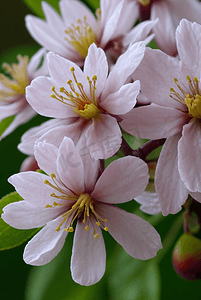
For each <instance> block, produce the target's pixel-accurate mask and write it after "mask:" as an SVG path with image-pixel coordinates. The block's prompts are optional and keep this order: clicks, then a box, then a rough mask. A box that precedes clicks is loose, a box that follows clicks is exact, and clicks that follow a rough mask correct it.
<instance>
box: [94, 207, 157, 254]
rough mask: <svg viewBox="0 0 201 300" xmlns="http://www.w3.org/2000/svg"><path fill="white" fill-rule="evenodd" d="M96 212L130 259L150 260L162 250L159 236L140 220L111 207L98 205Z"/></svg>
mask: <svg viewBox="0 0 201 300" xmlns="http://www.w3.org/2000/svg"><path fill="white" fill-rule="evenodd" d="M96 210H97V213H98V214H100V215H101V216H102V217H103V218H106V219H107V220H108V221H107V222H105V225H106V226H107V227H108V231H109V233H110V234H111V235H112V236H113V238H114V239H115V240H116V241H117V242H118V243H119V244H120V245H121V246H122V247H123V248H124V249H125V251H126V252H127V253H128V254H129V255H131V256H132V257H135V258H137V259H142V260H145V259H150V258H152V257H154V256H156V253H157V251H158V250H159V249H161V248H162V245H161V239H160V236H159V234H158V233H157V231H156V230H155V229H154V227H153V226H151V225H150V224H149V223H148V222H146V221H144V220H143V219H142V218H140V217H138V216H136V215H134V214H131V213H128V212H126V211H124V210H123V209H120V208H118V207H116V206H112V205H104V204H102V205H100V204H98V205H97V206H96Z"/></svg>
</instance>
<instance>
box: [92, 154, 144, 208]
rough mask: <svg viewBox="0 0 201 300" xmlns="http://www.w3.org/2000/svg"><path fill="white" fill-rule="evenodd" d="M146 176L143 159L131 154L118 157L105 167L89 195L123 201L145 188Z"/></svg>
mask: <svg viewBox="0 0 201 300" xmlns="http://www.w3.org/2000/svg"><path fill="white" fill-rule="evenodd" d="M148 178H149V176H148V167H147V165H146V164H145V162H144V161H143V160H141V159H140V158H137V157H132V156H127V157H123V158H119V159H117V160H115V161H113V162H112V163H111V164H110V165H109V166H108V167H107V168H106V169H105V171H104V173H103V174H102V175H101V176H100V178H99V179H98V181H97V183H96V186H95V188H94V191H93V193H92V194H91V196H92V197H94V198H95V199H96V200H98V201H101V202H106V203H124V202H127V201H130V200H132V199H133V198H135V197H136V196H139V195H140V194H141V193H142V192H143V191H144V190H145V188H146V186H147V183H148Z"/></svg>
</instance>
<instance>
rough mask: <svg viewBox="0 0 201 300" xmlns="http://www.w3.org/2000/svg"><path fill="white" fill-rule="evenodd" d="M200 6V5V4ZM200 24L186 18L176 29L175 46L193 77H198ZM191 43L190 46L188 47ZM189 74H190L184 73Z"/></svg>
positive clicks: (200, 46)
mask: <svg viewBox="0 0 201 300" xmlns="http://www.w3.org/2000/svg"><path fill="white" fill-rule="evenodd" d="M200 8H201V6H200ZM200 34H201V26H200V25H199V24H197V23H191V22H189V21H188V20H184V19H183V20H182V21H181V22H180V24H179V26H178V27H177V30H176V39H177V48H178V52H179V56H180V59H181V60H182V61H183V62H184V63H185V65H187V67H188V68H189V69H190V70H193V71H194V73H193V74H192V75H193V77H195V76H197V77H198V78H200V75H201V74H200V67H199V68H198V66H200V55H201V41H200V38H199V36H200ZM189 45H191V47H189ZM186 75H191V74H186Z"/></svg>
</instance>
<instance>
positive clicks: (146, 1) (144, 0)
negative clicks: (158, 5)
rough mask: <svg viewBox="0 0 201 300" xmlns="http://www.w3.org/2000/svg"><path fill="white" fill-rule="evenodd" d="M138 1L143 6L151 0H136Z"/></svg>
mask: <svg viewBox="0 0 201 300" xmlns="http://www.w3.org/2000/svg"><path fill="white" fill-rule="evenodd" d="M138 2H139V3H140V4H141V5H143V6H148V5H149V4H150V3H151V0H138Z"/></svg>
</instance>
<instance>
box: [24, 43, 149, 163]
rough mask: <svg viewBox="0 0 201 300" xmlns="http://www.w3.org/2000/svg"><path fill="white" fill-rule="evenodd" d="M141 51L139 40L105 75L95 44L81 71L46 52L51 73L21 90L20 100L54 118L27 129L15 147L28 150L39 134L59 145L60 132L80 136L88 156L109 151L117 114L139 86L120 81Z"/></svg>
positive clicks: (114, 146)
mask: <svg viewBox="0 0 201 300" xmlns="http://www.w3.org/2000/svg"><path fill="white" fill-rule="evenodd" d="M144 51H145V45H144V43H143V42H139V43H135V44H134V45H132V46H131V47H130V48H129V49H128V50H127V51H126V52H125V53H124V54H122V55H121V56H120V57H119V59H118V60H117V62H116V64H115V66H114V67H113V69H112V71H111V72H110V73H109V75H108V63H107V59H106V56H105V53H104V51H103V50H102V49H101V48H97V47H96V45H95V44H92V45H91V46H90V47H89V52H88V55H87V57H86V60H85V64H84V70H83V71H82V70H81V69H80V68H79V67H78V66H77V65H75V64H74V63H73V62H71V61H69V60H67V59H65V58H62V57H60V56H59V55H56V54H54V53H49V54H48V68H49V72H50V76H51V77H50V78H47V77H42V76H40V77H38V78H36V79H35V80H33V81H32V82H31V85H30V86H29V87H27V89H26V92H27V94H26V98H27V101H28V102H29V104H30V105H31V106H32V107H33V109H34V110H35V111H37V112H38V113H39V114H41V115H44V116H48V117H54V118H57V119H56V120H54V121H53V120H52V121H48V122H47V123H44V124H43V125H42V126H41V127H39V128H34V129H33V128H32V129H31V130H30V132H28V133H26V134H25V136H23V137H22V143H21V144H20V145H19V149H20V150H21V151H22V152H24V153H26V154H33V145H34V143H35V141H36V140H38V139H39V138H40V141H42V140H46V141H47V142H49V143H52V144H54V145H55V146H57V147H59V144H60V143H61V141H62V140H63V137H64V136H68V137H70V138H71V139H72V140H73V141H74V143H75V144H76V143H77V142H78V141H79V139H80V138H81V136H82V135H84V136H85V139H86V141H87V147H88V151H89V152H90V154H91V156H92V157H93V158H95V159H99V158H108V157H110V156H112V155H114V154H115V153H116V152H117V151H118V149H119V147H120V145H121V130H120V128H119V125H118V121H119V120H120V119H119V117H118V115H120V114H125V113H127V112H129V111H130V110H131V109H132V108H133V107H134V105H135V103H136V97H137V95H138V93H139V90H140V83H139V81H138V80H136V81H135V82H133V83H128V84H124V83H125V81H126V80H127V78H128V77H129V76H130V75H131V74H132V73H133V71H134V70H135V69H136V67H137V66H138V65H139V63H140V62H141V60H142V58H143V56H144ZM45 130H46V132H47V133H45ZM38 141H39V140H38Z"/></svg>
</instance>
